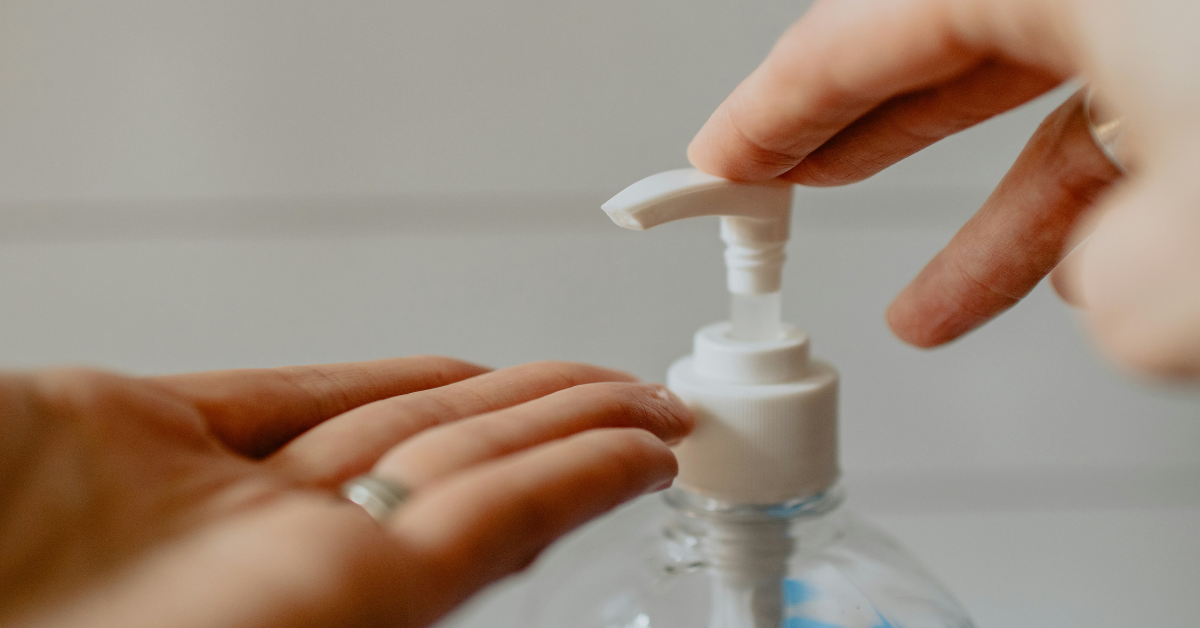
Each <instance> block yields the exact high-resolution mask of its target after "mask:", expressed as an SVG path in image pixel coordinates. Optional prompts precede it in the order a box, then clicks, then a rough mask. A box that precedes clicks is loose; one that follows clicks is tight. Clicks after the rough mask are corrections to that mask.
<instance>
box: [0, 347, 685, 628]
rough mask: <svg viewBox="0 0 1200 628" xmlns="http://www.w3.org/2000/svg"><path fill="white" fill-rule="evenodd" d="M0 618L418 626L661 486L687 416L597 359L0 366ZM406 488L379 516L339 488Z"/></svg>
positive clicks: (8, 622)
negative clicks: (174, 370)
mask: <svg viewBox="0 0 1200 628" xmlns="http://www.w3.org/2000/svg"><path fill="white" fill-rule="evenodd" d="M0 417H3V423H2V425H3V429H4V432H3V434H4V436H3V438H0V482H3V489H2V490H0V540H2V542H0V625H5V626H58V627H62V626H89V627H95V626H112V627H122V628H128V627H137V626H147V627H150V626H176V627H186V626H222V627H234V626H246V627H251V626H273V627H286V626H296V627H301V626H304V627H314V626H315V627H319V626H351V625H352V626H426V625H429V624H430V623H432V622H433V621H435V620H436V619H437V618H439V617H441V616H442V615H443V614H445V613H446V612H447V611H448V610H450V609H451V608H453V607H454V606H455V605H457V604H458V603H460V602H462V601H463V600H464V599H465V598H466V597H467V596H469V595H471V594H472V593H473V592H475V591H477V590H478V589H480V588H481V587H482V586H484V585H486V584H487V583H489V582H492V581H494V580H496V579H497V578H500V577H502V576H504V575H506V574H509V573H511V572H513V571H516V570H519V569H522V568H523V567H525V566H526V565H527V564H529V562H530V561H531V560H532V559H533V558H534V557H535V556H536V555H537V553H538V552H539V551H540V550H541V549H542V548H544V547H545V546H546V545H547V544H549V543H550V542H551V541H552V540H554V539H555V538H557V537H558V536H560V535H562V534H563V533H565V532H567V531H568V530H570V529H572V528H574V527H575V526H578V525H579V524H581V523H583V522H584V521H586V520H588V519H590V518H592V517H595V516H596V515H599V514H601V513H603V512H605V511H606V510H608V509H610V508H612V507H613V506H616V505H617V504H619V503H621V502H623V501H625V500H628V499H630V498H633V497H636V496H638V495H641V494H643V493H646V492H649V491H654V490H657V489H661V488H664V487H665V486H667V485H668V484H669V483H670V482H671V480H672V478H673V477H674V475H675V470H676V467H675V459H674V457H673V456H672V454H671V452H670V450H669V449H668V447H667V444H668V443H672V442H675V441H676V440H678V439H679V438H681V437H683V436H684V435H685V434H686V433H687V432H688V431H689V430H690V429H691V427H692V416H691V414H690V412H689V411H688V410H687V408H686V407H684V406H683V405H682V404H681V403H680V402H679V400H678V399H676V398H675V397H674V396H673V395H671V394H670V393H668V392H667V391H666V390H665V389H664V388H663V387H661V386H658V385H651V384H642V383H638V382H636V381H634V379H633V378H632V377H630V376H628V375H626V374H623V373H619V372H615V371H609V370H605V369H600V368H597V367H592V366H585V365H579V364H563V363H538V364H528V365H524V366H518V367H513V368H509V369H503V370H499V371H488V370H487V369H484V368H481V367H478V366H475V365H472V364H467V363H464V362H459V361H456V360H451V359H447V358H437V357H415V358H402V359H394V360H382V361H376V362H364V363H358V364H333V365H323V366H310V367H290V368H281V369H265V370H240V371H224V372H213V373H198V374H192V375H177V376H170V377H151V378H130V377H123V376H120V375H114V374H111V373H104V372H98V371H80V370H70V371H45V372H37V373H29V374H9V375H4V376H0ZM371 470H374V471H375V472H376V473H378V474H380V475H383V476H384V477H388V478H392V479H394V480H397V481H399V482H401V483H403V484H404V485H405V486H408V487H410V488H411V489H412V491H413V494H412V497H411V498H410V501H408V502H407V503H406V504H405V505H404V506H403V507H402V508H401V509H399V510H398V511H397V512H396V513H395V515H394V516H393V517H392V518H391V519H390V520H389V521H388V522H387V523H386V525H380V524H379V523H377V522H376V521H375V520H374V519H372V518H371V517H370V516H369V515H368V514H367V513H366V511H364V510H363V509H362V508H360V507H359V506H357V505H355V504H352V503H350V502H349V501H346V500H344V499H341V498H340V497H338V496H337V495H336V489H337V487H338V486H340V484H341V483H342V482H344V481H346V480H347V479H350V478H351V477H354V476H356V475H358V474H361V473H365V472H368V471H371Z"/></svg>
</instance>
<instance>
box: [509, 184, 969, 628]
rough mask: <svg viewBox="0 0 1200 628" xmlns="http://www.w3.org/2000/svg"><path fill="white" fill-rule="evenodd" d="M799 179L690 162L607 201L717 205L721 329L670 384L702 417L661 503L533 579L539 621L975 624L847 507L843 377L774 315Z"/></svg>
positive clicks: (863, 626) (708, 333)
mask: <svg viewBox="0 0 1200 628" xmlns="http://www.w3.org/2000/svg"><path fill="white" fill-rule="evenodd" d="M791 191H792V190H791V186H790V185H787V184H784V183H780V182H771V183H766V184H754V185H750V184H739V183H734V182H732V181H728V180H725V179H721V178H719V177H714V176H710V175H707V174H704V173H702V172H700V171H698V170H694V169H685V170H673V171H670V172H663V173H660V174H657V175H654V176H652V177H648V178H646V179H643V180H641V181H639V182H637V183H635V184H633V185H631V186H630V187H628V188H627V189H625V190H624V191H622V192H621V193H620V194H618V195H616V196H615V197H613V198H612V199H611V200H609V201H608V202H607V203H605V204H604V210H605V211H606V212H607V213H608V215H609V216H610V217H611V218H612V219H613V221H615V222H616V223H617V224H618V225H621V226H623V227H627V228H630V229H637V230H642V229H648V228H650V227H653V226H655V225H658V224H662V223H665V222H669V221H672V220H679V219H682V218H690V217H695V216H710V215H716V216H721V217H722V218H721V238H722V239H723V240H724V241H725V243H726V245H727V248H726V251H725V262H726V266H727V269H728V277H727V280H728V287H729V291H730V293H731V295H732V309H731V318H730V321H729V322H722V323H717V324H714V325H710V326H708V327H704V328H702V329H700V330H699V331H697V332H696V334H695V339H694V348H693V352H692V355H690V356H687V357H684V358H681V359H680V360H678V361H676V362H675V363H674V364H673V365H672V366H671V367H670V369H669V371H668V373H667V384H668V386H669V387H670V388H671V390H673V391H674V392H675V393H676V394H677V395H679V397H681V398H682V399H683V400H684V401H685V402H687V403H688V404H689V405H690V406H691V407H692V408H693V409H694V411H695V413H696V429H695V431H694V432H693V433H692V434H691V435H690V436H688V437H687V438H685V439H684V440H683V441H682V442H681V443H680V444H679V445H678V446H677V447H676V449H675V453H676V456H677V458H678V460H679V476H678V478H677V479H676V481H675V484H674V486H673V487H672V488H671V489H668V490H667V491H666V492H665V493H664V494H663V495H662V496H654V497H650V498H646V499H643V500H641V501H639V502H637V503H635V504H634V505H633V506H631V507H628V508H626V509H624V510H622V511H619V512H617V513H615V514H614V515H613V516H612V517H610V518H608V519H606V520H603V521H602V522H600V523H599V524H598V525H596V526H594V527H592V528H591V529H589V530H587V531H585V532H584V533H583V534H582V535H581V536H579V537H577V538H575V539H573V540H571V541H568V542H567V545H566V546H565V547H561V548H558V549H557V550H556V551H554V552H552V554H551V555H550V556H548V557H547V559H546V560H544V561H542V562H541V563H540V564H539V565H538V567H537V568H536V569H535V572H534V574H533V576H532V582H531V583H530V589H529V591H530V595H531V597H530V600H531V603H530V604H529V608H528V613H529V619H530V620H531V621H528V622H526V625H532V626H537V627H540V628H969V627H971V626H972V623H971V620H970V619H969V618H968V617H967V614H966V613H965V612H964V611H963V610H962V609H961V608H960V606H959V605H958V603H957V602H956V601H955V600H954V598H953V597H952V596H951V595H950V594H949V593H948V592H946V591H945V590H944V589H943V588H942V587H941V586H940V585H939V584H938V583H937V582H936V581H935V580H934V579H933V578H932V577H931V576H930V575H928V574H927V573H926V572H925V571H924V570H923V569H922V568H921V567H920V566H919V565H918V564H917V562H916V561H915V560H914V559H912V558H911V557H909V555H908V554H907V553H906V552H905V551H904V550H903V549H902V548H901V547H900V546H899V544H897V543H896V541H894V540H892V539H890V538H889V537H888V536H887V535H886V534H884V533H883V532H881V531H880V530H878V529H876V528H873V527H871V526H870V525H868V524H866V523H864V522H862V521H861V520H859V519H858V518H856V517H854V516H852V515H850V514H848V513H846V512H845V511H844V510H843V509H842V508H841V507H840V506H841V503H842V497H843V491H842V489H841V487H840V485H839V484H838V482H837V480H838V475H839V470H838V462H837V385H838V376H837V371H835V370H834V369H833V367H832V366H830V365H828V364H825V363H823V362H820V361H817V360H813V359H811V358H810V357H809V339H808V336H807V334H805V333H804V332H802V331H801V330H799V329H798V328H796V327H794V326H792V325H788V324H785V323H782V322H781V316H780V299H779V290H780V285H781V282H780V275H781V272H782V269H783V262H784V247H785V245H786V243H787V239H788V230H789V223H790V217H791V197H792V194H791Z"/></svg>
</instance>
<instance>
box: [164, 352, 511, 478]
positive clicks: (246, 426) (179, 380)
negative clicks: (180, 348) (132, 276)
mask: <svg viewBox="0 0 1200 628" xmlns="http://www.w3.org/2000/svg"><path fill="white" fill-rule="evenodd" d="M487 370H488V369H486V368H484V367H481V366H477V365H474V364H469V363H467V362H462V361H459V360H454V359H451V358H443V357H434V356H415V357H408V358H394V359H388V360H375V361H370V362H352V363H346V364H321V365H315V366H287V367H282V368H272V369H238V370H229V371H211V372H207V373H192V374H187V375H167V376H159V377H150V378H146V379H147V380H148V381H151V382H154V383H156V384H158V385H160V386H162V387H164V388H166V389H167V390H168V391H170V392H171V393H172V394H174V395H175V396H177V397H181V398H183V399H185V400H186V401H188V402H189V403H191V404H192V405H194V406H195V407H196V408H197V409H199V410H200V412H201V413H202V414H203V415H204V417H205V418H206V420H207V422H208V425H209V429H211V430H212V432H213V434H214V435H215V436H216V437H217V438H219V439H220V440H221V441H223V442H224V443H225V444H226V445H227V446H229V447H230V448H231V449H233V450H235V451H238V452H240V453H243V454H245V455H247V456H251V457H256V458H258V457H262V456H265V455H267V454H269V453H271V452H273V451H275V450H276V449H278V448H279V447H280V446H281V445H282V444H283V443H286V442H288V441H289V440H291V439H292V438H295V436H296V435H297V434H300V433H303V432H304V431H305V430H308V429H309V428H311V427H313V426H314V425H317V424H319V423H321V422H322V421H325V420H326V419H329V418H330V417H333V416H336V415H339V414H342V413H343V412H346V411H347V410H351V409H353V408H356V407H358V406H361V405H363V404H367V403H370V402H372V401H376V400H378V399H386V398H388V397H394V396H396V395H405V394H408V393H412V392H415V391H420V390H427V389H430V388H437V387H439V386H444V385H446V384H450V383H452V382H458V381H461V380H463V379H467V378H470V377H474V376H476V375H479V374H481V373H486V372H487Z"/></svg>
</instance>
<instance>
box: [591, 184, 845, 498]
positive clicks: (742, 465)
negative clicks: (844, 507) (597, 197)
mask: <svg viewBox="0 0 1200 628" xmlns="http://www.w3.org/2000/svg"><path fill="white" fill-rule="evenodd" d="M791 200H792V186H791V185H789V184H787V183H783V182H777V181H772V182H767V183H761V184H743V183H735V182H733V181H729V180H727V179H722V178H720V177H714V176H711V175H707V174H704V173H702V172H700V171H699V170H694V169H685V170H672V171H669V172H663V173H660V174H656V175H654V176H651V177H647V178H645V179H642V180H641V181H638V182H637V183H635V184H633V185H631V186H629V187H628V188H626V189H625V190H624V191H622V192H621V193H620V194H617V195H616V196H614V197H613V198H612V199H611V200H609V201H608V202H607V203H605V204H604V205H603V209H604V211H605V212H606V213H608V215H609V217H611V218H612V219H613V221H614V222H616V223H617V224H618V225H621V226H622V227H626V228H629V229H637V230H642V229H648V228H650V227H653V226H655V225H660V224H662V223H665V222H670V221H672V220H678V219H681V218H692V217H696V216H721V217H722V218H721V239H723V240H724V241H725V243H726V245H727V247H726V250H725V264H726V268H727V270H728V283H729V291H730V292H731V293H733V312H732V314H733V315H732V317H731V320H730V322H729V323H717V324H714V325H710V326H708V327H705V328H703V329H701V330H700V331H698V332H696V335H695V342H694V345H693V352H692V355H690V356H687V357H684V358H682V359H680V360H678V361H677V362H675V364H674V365H672V366H671V368H670V370H669V371H668V373H667V384H668V386H669V387H670V388H671V390H673V391H675V393H676V394H677V395H679V396H680V398H682V399H683V400H684V401H686V402H687V403H688V404H689V405H690V406H691V407H692V408H693V410H694V411H695V412H696V429H695V430H694V431H693V432H692V434H691V435H690V436H688V437H687V438H685V439H684V440H683V442H681V443H680V444H679V445H678V446H676V448H675V454H676V457H677V458H678V460H679V476H678V480H677V481H678V483H679V484H680V485H682V486H685V487H687V488H688V489H689V490H692V491H694V492H695V493H697V494H700V495H703V496H705V497H710V498H714V499H717V500H721V501H725V502H730V503H735V504H747V503H749V504H772V503H779V502H782V501H789V500H794V499H801V498H805V497H807V496H812V495H815V494H817V493H820V492H821V491H824V490H826V489H827V488H828V487H829V486H830V485H831V484H832V483H833V481H834V480H835V479H836V478H837V473H838V471H837V379H838V378H837V372H836V371H835V370H834V369H833V368H832V367H830V366H829V365H827V364H824V363H821V362H819V361H816V360H811V359H809V355H808V335H807V334H805V333H804V332H802V331H800V330H799V329H797V328H795V327H793V326H791V325H785V324H782V323H781V321H780V312H779V289H780V285H781V273H782V270H783V262H784V247H785V246H786V244H787V239H788V225H789V223H790V218H791Z"/></svg>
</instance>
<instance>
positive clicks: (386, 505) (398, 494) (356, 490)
mask: <svg viewBox="0 0 1200 628" xmlns="http://www.w3.org/2000/svg"><path fill="white" fill-rule="evenodd" d="M408 496H409V490H408V489H406V488H404V487H403V486H400V485H399V484H397V483H395V482H393V481H391V480H385V479H384V478H381V477H379V476H377V475H370V474H368V475H360V476H358V477H356V478H354V479H352V480H350V481H349V482H346V483H345V484H343V485H342V497H345V498H346V499H348V500H350V501H352V502H354V503H356V504H358V505H359V506H362V507H363V510H366V511H367V513H368V514H370V515H371V516H372V517H373V518H374V519H375V520H376V521H378V522H379V523H386V522H387V520H388V517H390V516H391V515H392V513H393V512H395V511H396V509H397V508H399V507H400V505H401V504H403V503H404V502H405V501H406V500H407V499H408Z"/></svg>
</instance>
